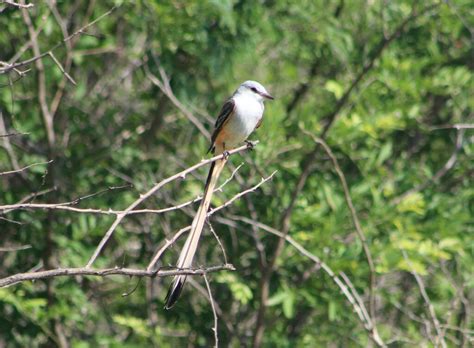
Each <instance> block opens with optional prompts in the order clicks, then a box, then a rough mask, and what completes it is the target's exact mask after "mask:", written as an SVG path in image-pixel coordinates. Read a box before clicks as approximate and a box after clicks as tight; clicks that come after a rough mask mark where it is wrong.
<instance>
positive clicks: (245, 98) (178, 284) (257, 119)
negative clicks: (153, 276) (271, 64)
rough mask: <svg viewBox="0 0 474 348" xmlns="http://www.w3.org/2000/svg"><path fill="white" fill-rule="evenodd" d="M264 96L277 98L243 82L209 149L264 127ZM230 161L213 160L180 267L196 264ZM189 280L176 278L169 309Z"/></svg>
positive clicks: (221, 149) (217, 150) (222, 148)
mask: <svg viewBox="0 0 474 348" xmlns="http://www.w3.org/2000/svg"><path fill="white" fill-rule="evenodd" d="M264 99H273V97H272V96H271V95H270V94H268V92H267V91H266V89H265V87H263V86H262V85H261V84H260V83H258V82H255V81H245V82H244V83H242V84H241V85H240V86H239V88H238V89H237V90H236V91H235V93H234V94H233V95H232V97H231V98H230V99H228V100H227V101H226V102H225V103H224V105H223V106H222V109H221V112H220V113H219V116H218V117H217V121H216V124H215V130H214V133H213V134H212V137H211V147H210V148H209V151H211V152H213V153H214V154H216V155H220V154H222V153H225V152H226V151H229V150H232V149H234V148H235V147H237V146H238V145H239V144H240V143H242V142H243V141H245V140H246V139H247V137H248V136H249V135H250V134H251V133H252V132H253V131H254V130H255V129H256V128H258V127H260V124H261V123H262V118H263V110H264V106H263V101H264ZM209 151H208V152H209ZM226 162H227V158H226V157H224V158H223V159H220V160H217V161H215V162H213V163H212V165H211V168H210V170H209V174H208V176H207V181H206V186H205V188H204V195H203V198H202V201H201V205H200V206H199V209H198V211H197V213H196V216H195V217H194V220H193V223H192V225H191V231H190V232H189V236H188V239H186V242H185V243H184V247H183V250H181V254H180V255H179V259H178V263H177V265H176V267H177V268H189V267H191V265H192V262H193V258H194V254H195V253H196V249H197V246H198V242H199V237H200V236H201V232H202V229H203V227H204V222H205V221H206V216H207V211H208V209H209V205H210V203H211V197H212V193H213V191H214V187H215V186H216V183H217V179H218V178H219V174H220V173H221V171H222V169H223V168H224V165H225V163H226ZM185 281H186V276H185V275H179V276H175V277H174V279H173V283H172V284H171V287H170V289H169V290H168V294H167V295H166V299H165V301H166V304H165V308H166V309H170V308H171V307H173V305H174V304H175V303H176V301H177V300H178V297H179V295H180V294H181V290H183V286H184V282H185Z"/></svg>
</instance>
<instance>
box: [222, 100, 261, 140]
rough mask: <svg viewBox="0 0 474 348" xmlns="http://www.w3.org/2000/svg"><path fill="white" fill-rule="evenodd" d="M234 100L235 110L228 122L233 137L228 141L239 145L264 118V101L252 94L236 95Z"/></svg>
mask: <svg viewBox="0 0 474 348" xmlns="http://www.w3.org/2000/svg"><path fill="white" fill-rule="evenodd" d="M234 101H235V112H234V115H233V117H232V118H231V119H230V120H229V123H228V127H229V128H228V129H229V130H230V131H231V134H232V139H229V140H228V141H227V145H229V146H230V147H234V146H237V145H238V144H240V143H241V142H243V141H244V140H246V139H247V137H248V136H249V135H250V134H251V133H252V132H253V131H254V130H255V127H256V126H257V124H258V122H259V121H260V119H261V118H262V116H263V109H264V106H263V102H262V101H260V100H257V98H255V96H253V95H251V94H250V95H249V94H247V93H243V94H239V95H235V96H234Z"/></svg>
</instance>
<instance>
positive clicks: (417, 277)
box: [401, 250, 447, 348]
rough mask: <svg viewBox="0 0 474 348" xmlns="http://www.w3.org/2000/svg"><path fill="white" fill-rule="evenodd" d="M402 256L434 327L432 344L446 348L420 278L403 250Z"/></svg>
mask: <svg viewBox="0 0 474 348" xmlns="http://www.w3.org/2000/svg"><path fill="white" fill-rule="evenodd" d="M401 251H402V254H403V258H404V259H405V261H406V262H407V265H408V267H410V273H411V274H412V275H413V277H414V278H415V280H416V283H417V284H418V288H419V289H420V294H421V297H422V298H423V300H424V301H425V304H426V306H427V307H428V313H429V315H430V318H431V322H432V323H433V326H434V327H435V330H436V340H435V342H434V345H435V347H437V346H438V344H441V346H442V347H443V348H446V347H447V346H446V341H445V340H444V336H443V335H442V334H441V333H442V330H441V327H440V323H439V320H438V318H437V317H436V312H435V310H434V307H433V304H432V303H431V300H430V298H429V296H428V294H427V292H426V288H425V285H424V283H423V280H422V279H421V277H420V276H419V275H418V273H417V272H416V270H415V268H414V267H413V264H412V263H411V261H410V259H409V258H408V255H407V253H406V252H405V250H401Z"/></svg>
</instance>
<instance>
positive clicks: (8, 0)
mask: <svg viewBox="0 0 474 348" xmlns="http://www.w3.org/2000/svg"><path fill="white" fill-rule="evenodd" d="M1 3H4V4H7V5H10V6H13V7H18V8H32V7H34V6H35V5H34V4H19V3H17V2H15V1H13V0H1V1H0V4H1Z"/></svg>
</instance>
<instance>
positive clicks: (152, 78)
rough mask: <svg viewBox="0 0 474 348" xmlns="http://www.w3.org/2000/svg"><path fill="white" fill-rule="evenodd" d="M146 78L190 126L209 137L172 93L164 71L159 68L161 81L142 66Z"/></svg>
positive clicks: (194, 117)
mask: <svg viewBox="0 0 474 348" xmlns="http://www.w3.org/2000/svg"><path fill="white" fill-rule="evenodd" d="M144 69H145V74H146V77H147V78H148V79H149V80H150V81H151V82H152V83H153V84H154V85H155V86H157V87H158V88H159V89H160V90H161V91H162V92H163V94H165V95H166V96H167V97H168V99H169V100H170V101H171V102H172V103H173V104H174V105H175V106H176V107H177V108H178V109H179V110H180V111H181V112H182V113H183V114H184V115H185V116H186V117H187V118H188V120H189V121H191V123H192V124H194V125H195V126H196V128H197V129H199V131H200V132H201V133H202V134H203V135H204V136H205V137H206V138H209V137H210V136H211V135H210V134H209V132H208V130H207V129H206V128H205V127H204V125H203V124H202V123H201V121H199V120H198V119H197V118H196V116H194V115H193V113H192V112H191V111H189V110H188V109H187V108H186V107H185V106H184V105H183V104H182V103H181V102H180V101H179V100H178V98H176V96H175V95H174V93H173V90H172V89H171V87H170V84H169V79H168V76H167V75H166V73H165V71H164V69H163V68H162V67H161V66H159V67H158V69H159V72H160V75H161V80H160V79H159V78H158V77H156V76H155V75H153V74H152V73H151V71H150V69H149V68H148V65H145V66H144Z"/></svg>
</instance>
